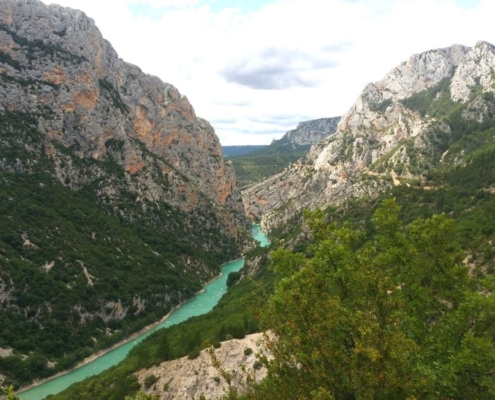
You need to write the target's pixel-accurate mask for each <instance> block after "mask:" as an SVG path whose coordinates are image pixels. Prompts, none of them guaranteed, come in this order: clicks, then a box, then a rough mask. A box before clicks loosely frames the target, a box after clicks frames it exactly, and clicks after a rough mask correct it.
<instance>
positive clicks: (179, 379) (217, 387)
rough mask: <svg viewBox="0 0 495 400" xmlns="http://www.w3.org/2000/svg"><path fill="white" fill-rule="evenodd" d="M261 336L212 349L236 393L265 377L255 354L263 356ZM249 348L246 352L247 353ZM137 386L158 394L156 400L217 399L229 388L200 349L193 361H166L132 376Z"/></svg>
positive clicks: (233, 341)
mask: <svg viewBox="0 0 495 400" xmlns="http://www.w3.org/2000/svg"><path fill="white" fill-rule="evenodd" d="M263 341H264V339H263V334H261V333H255V334H253V335H248V336H246V337H245V338H244V339H233V340H228V341H225V342H222V345H221V347H220V348H219V349H215V357H216V358H217V360H218V361H219V362H220V368H221V369H222V370H223V371H224V372H227V373H229V374H230V376H231V379H232V387H233V388H236V389H237V390H238V391H239V392H242V391H243V388H245V387H246V382H251V383H254V382H260V381H261V380H262V379H263V378H264V377H265V376H266V374H267V370H266V368H265V367H264V366H263V365H262V364H261V363H260V362H259V361H258V355H259V354H260V353H261V352H263V353H264V355H265V356H266V355H267V349H266V346H265V345H264V343H263ZM247 349H250V350H247ZM152 375H153V376H155V377H156V378H157V379H156V383H154V384H153V385H151V386H150V387H148V388H147V387H146V385H145V380H146V378H147V377H149V376H152ZM136 376H137V378H138V381H139V383H140V384H141V385H142V387H143V390H144V391H145V392H146V393H147V394H153V395H158V398H159V399H164V400H165V399H175V400H186V399H191V398H194V399H196V398H199V397H200V396H201V395H203V396H204V398H205V399H217V398H220V397H222V396H224V395H225V394H226V393H227V392H228V390H229V386H228V384H227V382H226V381H225V378H224V377H223V376H222V374H221V372H220V371H219V370H217V369H216V368H215V367H214V366H213V362H212V357H211V355H210V354H208V352H207V351H206V350H203V351H202V352H201V354H200V355H199V357H198V358H196V359H194V360H190V359H188V357H183V358H179V359H177V360H173V361H166V362H163V363H161V364H160V365H158V366H156V367H152V368H150V369H146V370H141V371H138V372H137V373H136Z"/></svg>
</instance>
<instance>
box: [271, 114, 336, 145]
mask: <svg viewBox="0 0 495 400" xmlns="http://www.w3.org/2000/svg"><path fill="white" fill-rule="evenodd" d="M339 121H340V117H333V118H320V119H313V120H310V121H304V122H300V123H299V124H297V127H296V129H293V130H290V131H288V132H287V133H286V134H285V135H284V136H282V138H281V139H280V140H277V142H279V143H281V144H285V145H292V146H311V145H313V144H316V143H318V142H319V141H320V140H323V139H325V138H326V137H328V136H330V135H331V134H333V133H335V131H336V130H337V125H338V124H339Z"/></svg>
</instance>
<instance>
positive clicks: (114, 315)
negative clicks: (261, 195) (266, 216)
mask: <svg viewBox="0 0 495 400" xmlns="http://www.w3.org/2000/svg"><path fill="white" fill-rule="evenodd" d="M43 191H45V192H43ZM54 193H56V194H57V195H54ZM0 199H2V200H1V201H2V202H3V203H4V204H3V205H4V206H5V203H6V202H9V201H10V202H12V204H10V205H7V206H6V208H5V209H2V211H1V212H0V305H1V308H0V311H1V312H2V313H4V312H5V315H6V318H7V319H6V320H2V321H4V322H2V324H3V323H5V324H6V325H4V326H7V325H8V326H9V329H8V335H7V333H6V334H5V335H4V336H3V337H2V338H1V340H0V342H1V343H0V345H1V346H2V347H4V348H5V347H7V346H8V347H13V348H14V350H19V351H22V352H24V354H30V355H32V357H33V358H36V357H37V356H38V352H39V353H41V354H42V355H43V357H45V358H46V359H47V360H48V361H50V362H49V363H47V365H54V363H53V362H56V361H57V360H59V359H60V358H63V357H67V360H68V362H67V363H65V361H64V363H65V364H64V363H58V366H57V368H61V369H62V368H63V367H62V364H64V365H66V368H67V367H69V366H70V365H72V364H74V363H75V362H76V361H77V360H76V358H75V357H74V355H73V353H71V352H75V351H79V350H78V348H79V349H81V348H82V347H84V348H85V351H86V353H87V350H88V349H90V348H91V347H92V346H94V345H95V343H96V342H98V345H99V346H100V345H102V342H104V343H105V344H106V345H108V344H111V343H112V340H113V339H112V337H113V336H112V335H114V334H115V333H118V335H120V336H123V335H122V334H123V332H127V333H130V331H132V330H135V329H138V328H139V327H140V326H139V325H141V326H142V324H143V323H145V322H146V323H150V322H152V321H153V320H157V319H159V318H160V317H161V316H163V315H164V314H166V312H167V311H168V310H169V309H170V308H171V307H172V306H174V305H176V304H177V303H179V302H180V301H183V300H185V299H186V298H190V297H191V296H192V295H193V294H194V292H195V291H197V290H199V288H200V287H201V284H202V283H204V282H206V281H209V280H211V279H212V278H213V277H214V276H215V275H217V274H218V273H219V271H220V265H221V264H222V263H223V262H226V261H228V260H231V259H234V258H237V257H239V256H240V254H241V250H242V249H244V248H246V247H249V246H250V245H251V241H250V235H249V233H248V232H249V230H250V226H249V220H248V219H247V218H246V216H245V213H244V207H243V204H242V200H241V195H240V191H239V190H238V188H237V185H236V177H235V173H234V170H233V167H232V165H231V162H230V161H225V160H224V159H223V156H222V150H221V146H220V143H219V140H218V137H217V136H216V135H215V133H214V131H213V129H212V127H211V125H210V124H209V123H208V122H207V121H205V120H204V119H201V118H199V117H197V116H196V114H195V112H194V109H193V107H192V106H191V104H190V103H189V101H188V100H187V98H186V97H185V96H183V95H181V94H180V93H179V91H178V90H177V89H176V88H175V87H173V86H172V85H170V84H168V83H164V82H162V81H161V80H160V79H158V78H157V77H154V76H150V75H147V74H145V73H143V72H142V71H141V70H140V69H139V68H138V67H136V66H134V65H131V64H128V63H126V62H124V61H123V60H122V59H120V58H119V57H118V55H117V53H116V52H115V50H114V49H113V48H112V46H111V44H110V43H109V42H108V41H106V40H105V39H104V38H103V37H102V36H101V34H100V31H99V30H98V28H97V27H96V26H95V23H94V21H93V20H92V19H91V18H89V17H88V16H86V15H85V14H84V13H82V12H80V11H76V10H72V9H68V8H63V7H60V6H57V5H50V6H46V5H45V4H43V3H42V2H41V1H38V0H0ZM63 199H67V200H66V201H65V202H64V200H63ZM50 203H54V204H55V203H56V204H58V205H59V206H55V205H53V204H50ZM71 203H73V206H71ZM21 205H22V206H21ZM57 208H58V209H57ZM12 221H15V223H14V222H12ZM53 221H57V222H56V223H53ZM61 232H64V234H61ZM52 291H53V292H52ZM32 293H35V294H34V295H32ZM2 315H4V314H2ZM129 317H130V318H129ZM140 318H141V320H140ZM128 319H130V320H131V321H130V322H127V320H128ZM62 321H63V322H62ZM23 324H25V325H23ZM53 324H56V325H58V328H56V329H55V328H54V329H53V332H56V333H55V334H52V333H50V332H49V330H48V329H46V327H47V326H52V325H53ZM28 325H29V327H30V328H29V330H30V333H29V335H31V336H29V335H28V337H26V338H24V339H25V340H24V339H23V340H22V341H19V340H18V336H17V334H16V332H18V331H25V332H26V330H25V329H27V328H24V327H25V326H28ZM5 332H7V330H5ZM118 335H116V336H115V337H116V339H115V341H117V340H118V338H117V336H118ZM74 336H77V337H78V338H79V339H78V340H80V342H79V344H78V343H76V341H75V340H73V339H71V338H73V337H74ZM35 338H36V339H35ZM35 342H38V343H40V342H43V343H44V345H43V346H36V347H34V344H35ZM29 343H32V344H33V346H31V345H30V344H29ZM30 346H31V347H32V348H31V347H30ZM79 353H80V354H79ZM79 353H78V355H77V357H79V358H80V357H81V356H84V354H82V353H81V352H80V351H79ZM86 355H87V354H86ZM30 357H31V356H30ZM18 361H19V363H20V362H22V360H20V359H19V360H18ZM28 361H29V359H28ZM52 361H53V362H52ZM16 362H17V361H16ZM27 363H28V362H27ZM33 365H34V364H33ZM22 368H24V367H22ZM17 370H18V371H20V370H21V368H18V369H17ZM0 372H6V374H7V375H8V376H10V378H12V381H11V382H15V383H16V384H22V383H27V382H26V381H27V378H26V376H30V377H31V378H34V377H36V376H37V375H36V374H38V373H39V371H38V372H33V371H31V372H32V373H31V372H30V373H28V374H24V375H23V377H21V375H19V376H15V377H13V376H12V375H11V374H12V373H13V372H12V370H8V371H0ZM55 372H57V371H56V370H53V369H52V368H49V371H48V372H47V371H44V372H42V374H43V376H48V375H49V374H51V373H55ZM30 374H31V375H30Z"/></svg>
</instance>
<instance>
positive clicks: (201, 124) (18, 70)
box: [0, 0, 244, 236]
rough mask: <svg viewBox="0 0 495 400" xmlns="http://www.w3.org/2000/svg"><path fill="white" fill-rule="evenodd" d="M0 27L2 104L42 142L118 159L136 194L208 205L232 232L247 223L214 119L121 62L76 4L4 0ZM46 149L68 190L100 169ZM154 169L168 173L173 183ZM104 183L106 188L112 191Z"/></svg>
mask: <svg viewBox="0 0 495 400" xmlns="http://www.w3.org/2000/svg"><path fill="white" fill-rule="evenodd" d="M0 24H1V26H0V52H1V53H0V54H1V55H2V60H3V63H1V64H0V73H1V74H2V75H1V78H2V84H3V90H2V91H1V92H0V110H1V111H4V110H8V111H16V112H25V113H30V114H35V115H36V116H37V117H38V129H39V131H40V132H42V133H43V134H45V135H46V139H47V140H51V141H52V142H54V143H56V144H61V145H62V146H63V147H65V148H71V147H72V148H74V150H75V154H76V155H77V156H78V157H80V158H86V159H87V158H91V159H94V160H112V161H114V162H116V163H117V164H119V165H121V166H122V167H123V168H124V170H125V172H126V175H125V183H126V185H127V188H128V189H129V190H130V191H131V192H133V193H135V194H136V195H137V196H138V200H137V201H141V202H143V201H144V200H145V199H146V200H149V201H152V202H161V201H167V202H169V203H170V204H173V205H174V206H178V207H180V208H182V209H183V210H185V211H190V210H192V209H194V208H196V207H201V206H200V203H202V202H203V203H204V202H205V201H209V202H211V205H209V206H210V207H213V208H216V209H217V210H218V212H219V214H221V219H222V222H223V223H222V224H219V225H223V226H225V227H226V228H225V229H228V230H229V234H230V235H233V236H237V229H236V225H237V226H239V225H242V224H243V223H244V221H243V220H242V205H241V202H240V194H239V191H238V190H237V189H236V182H235V176H234V173H233V170H232V167H231V166H230V163H228V162H225V161H224V160H223V158H222V151H221V147H220V144H219V141H218V138H217V136H216V135H215V133H214V131H213V129H212V127H211V126H210V124H209V123H208V122H207V121H205V120H203V119H200V118H198V117H197V116H196V114H195V112H194V109H193V108H192V106H191V104H190V103H189V102H188V100H187V98H186V97H184V96H183V95H181V94H180V93H179V92H178V91H177V89H176V88H174V87H173V86H172V85H170V84H167V83H164V82H162V81H161V80H160V79H158V78H157V77H154V76H150V75H147V74H145V73H143V72H142V71H141V70H140V69H139V68H138V67H136V66H134V65H131V64H128V63H126V62H124V61H123V60H121V59H119V57H118V55H117V53H116V52H115V50H114V49H113V48H112V46H111V45H110V43H109V42H107V41H106V40H104V39H103V37H102V36H101V34H100V32H99V30H98V28H97V27H96V26H95V24H94V21H93V20H92V19H91V18H89V17H87V16H86V15H85V14H84V13H82V12H80V11H75V10H70V9H66V8H62V7H59V6H57V5H50V6H45V5H44V4H43V3H41V2H40V1H36V0H16V1H14V0H1V2H0ZM45 152H46V153H47V154H49V155H50V158H51V159H52V161H53V163H54V165H55V171H56V174H57V177H58V178H59V179H60V180H61V181H62V182H66V181H67V182H68V181H69V180H70V183H67V184H68V185H70V187H71V188H73V189H77V188H78V187H80V186H81V185H83V184H85V183H87V182H88V181H91V180H94V179H96V178H98V177H99V176H100V175H101V173H102V172H101V171H98V169H97V168H95V169H93V170H92V171H87V172H86V173H85V174H80V173H78V172H77V171H74V169H73V168H72V166H71V163H63V160H64V156H63V155H61V154H60V152H59V151H57V150H56V148H55V147H54V145H50V144H47V147H46V149H45ZM153 174H159V175H160V176H161V177H164V178H166V179H167V178H168V180H169V181H170V182H171V184H172V190H168V191H165V190H163V187H161V186H160V185H158V184H157V183H156V180H155V179H153V177H152V175H153ZM67 178H68V179H67ZM189 180H190V181H191V182H188V181H189ZM102 186H106V187H101V188H100V192H101V193H102V194H103V193H105V192H106V194H109V195H112V194H113V193H112V192H113V191H112V189H111V187H109V186H107V185H102ZM201 198H203V199H202V200H201ZM220 229H222V228H220Z"/></svg>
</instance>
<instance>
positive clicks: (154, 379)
mask: <svg viewBox="0 0 495 400" xmlns="http://www.w3.org/2000/svg"><path fill="white" fill-rule="evenodd" d="M157 382H158V378H157V377H156V376H155V375H148V376H147V377H146V378H144V388H145V389H149V388H150V387H151V386H153V385H154V384H155V383H157Z"/></svg>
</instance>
